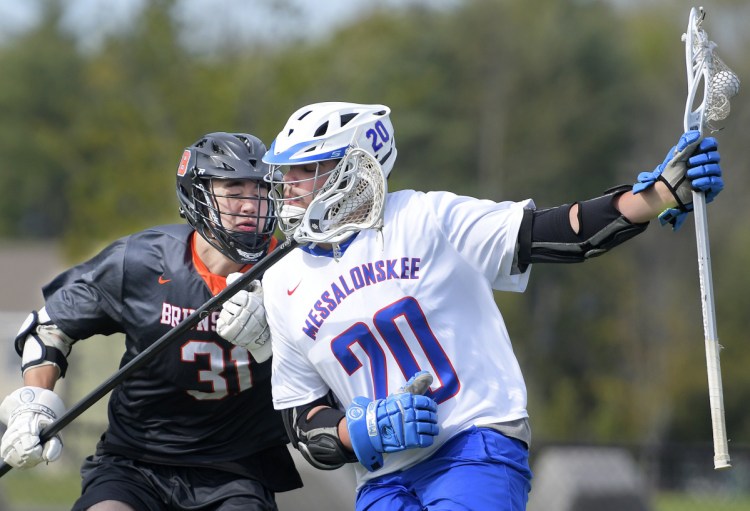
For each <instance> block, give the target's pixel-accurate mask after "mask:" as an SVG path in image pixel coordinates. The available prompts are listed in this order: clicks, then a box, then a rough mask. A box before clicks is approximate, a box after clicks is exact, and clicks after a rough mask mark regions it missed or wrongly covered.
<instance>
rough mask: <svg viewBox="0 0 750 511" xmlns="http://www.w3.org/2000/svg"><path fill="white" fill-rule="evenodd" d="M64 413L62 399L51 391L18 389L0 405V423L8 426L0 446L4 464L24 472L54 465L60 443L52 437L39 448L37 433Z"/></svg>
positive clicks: (59, 439)
mask: <svg viewBox="0 0 750 511" xmlns="http://www.w3.org/2000/svg"><path fill="white" fill-rule="evenodd" d="M64 413H65V404H64V403H63V401H62V399H60V397H59V396H58V395H57V394H55V393H54V392H52V391H51V390H47V389H43V388H40V387H21V388H20V389H18V390H16V391H14V392H13V393H11V394H10V395H9V396H7V397H6V398H5V399H4V400H3V402H2V404H0V421H2V422H3V424H6V425H7V426H8V429H7V430H6V431H5V434H4V435H3V439H2V442H0V456H2V458H3V460H4V461H5V463H7V464H8V465H10V466H12V467H14V468H18V469H28V468H32V467H35V466H37V465H38V464H39V463H41V462H45V463H49V462H51V461H55V460H57V459H58V458H59V457H60V454H62V448H63V444H62V439H61V438H60V435H55V436H54V437H52V438H51V439H50V440H49V441H47V443H46V444H44V445H41V442H40V440H39V433H40V432H41V431H42V429H44V428H45V427H46V426H48V425H50V424H51V423H52V422H54V421H55V420H57V419H58V418H59V417H60V416H62V414H64Z"/></svg>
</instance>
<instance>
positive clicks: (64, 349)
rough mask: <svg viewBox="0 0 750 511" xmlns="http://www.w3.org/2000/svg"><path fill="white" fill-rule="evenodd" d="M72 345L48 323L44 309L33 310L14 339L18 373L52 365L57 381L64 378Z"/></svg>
mask: <svg viewBox="0 0 750 511" xmlns="http://www.w3.org/2000/svg"><path fill="white" fill-rule="evenodd" d="M74 342H75V341H74V340H73V339H72V338H70V337H69V336H68V335H66V334H65V333H64V332H63V331H62V330H60V328H59V327H58V326H57V325H55V324H54V323H52V320H51V319H50V317H49V315H48V314H47V310H46V309H45V308H44V307H42V308H41V309H40V310H39V312H36V311H33V312H32V313H31V314H29V316H28V317H27V318H26V320H25V321H24V322H23V324H22V325H21V329H20V330H19V331H18V334H17V335H16V340H15V348H16V353H18V355H19V356H21V372H22V373H24V372H26V370H27V369H29V368H32V367H39V366H45V365H54V366H55V367H57V368H58V370H59V371H60V378H64V377H65V373H66V372H67V370H68V355H69V354H70V351H71V349H72V348H73V343H74Z"/></svg>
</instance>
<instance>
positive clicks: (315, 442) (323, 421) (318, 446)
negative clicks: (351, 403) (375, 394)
mask: <svg viewBox="0 0 750 511" xmlns="http://www.w3.org/2000/svg"><path fill="white" fill-rule="evenodd" d="M320 405H323V406H331V402H330V401H329V400H328V399H327V398H322V399H318V400H316V401H314V402H312V403H310V404H307V405H305V406H298V407H295V408H288V409H286V410H282V411H281V416H282V418H283V419H284V428H285V429H286V432H287V435H288V436H289V439H290V440H291V442H292V445H293V446H294V447H295V448H296V449H297V450H298V451H299V452H300V453H301V454H302V456H303V457H304V458H305V459H306V460H307V461H308V462H309V463H310V464H311V465H312V466H314V467H315V468H318V469H321V470H335V469H337V468H340V467H342V466H343V465H344V464H346V463H354V462H355V461H357V457H356V455H355V454H354V452H352V451H350V450H349V449H347V448H346V447H345V446H344V444H342V443H341V438H339V433H338V425H339V422H341V419H343V418H344V415H345V414H344V412H343V411H341V410H339V409H337V408H324V409H322V410H320V411H318V412H317V413H316V414H315V415H313V417H312V418H311V419H310V420H309V421H308V420H307V414H308V413H309V411H310V410H312V409H313V408H314V407H316V406H320Z"/></svg>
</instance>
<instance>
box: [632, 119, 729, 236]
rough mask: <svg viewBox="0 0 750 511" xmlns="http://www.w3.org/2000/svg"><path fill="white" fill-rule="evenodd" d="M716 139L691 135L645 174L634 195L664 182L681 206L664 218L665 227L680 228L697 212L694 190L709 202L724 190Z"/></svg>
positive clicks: (696, 132)
mask: <svg viewBox="0 0 750 511" xmlns="http://www.w3.org/2000/svg"><path fill="white" fill-rule="evenodd" d="M720 160H721V157H720V155H719V152H718V143H717V141H716V139H715V138H713V137H707V138H703V139H701V135H700V132H698V131H688V132H686V133H684V134H683V135H682V136H681V137H680V140H679V142H678V143H677V145H676V146H675V147H673V148H672V149H671V150H670V151H669V152H668V153H667V157H666V158H665V159H664V161H663V162H662V163H661V164H660V165H659V166H657V167H656V169H654V170H653V171H651V172H641V173H640V174H639V175H638V182H637V183H636V184H635V185H633V193H639V192H641V191H643V190H646V189H647V188H650V187H651V186H653V185H654V184H655V183H656V181H662V182H663V183H664V184H666V185H667V188H669V191H670V192H671V193H672V195H673V196H674V198H675V200H676V201H677V206H676V207H674V208H670V209H668V210H666V211H665V212H664V213H662V214H661V215H660V217H659V218H660V220H661V222H662V224H666V223H670V224H672V227H673V229H674V230H677V229H679V228H680V226H681V225H682V223H683V222H684V221H685V218H686V216H687V214H688V213H689V212H690V211H692V210H693V190H696V191H699V192H704V193H705V194H706V202H711V201H712V200H714V198H715V197H716V195H718V193H719V192H720V191H721V190H722V189H723V188H724V180H723V179H722V177H721V167H720V166H719V162H720Z"/></svg>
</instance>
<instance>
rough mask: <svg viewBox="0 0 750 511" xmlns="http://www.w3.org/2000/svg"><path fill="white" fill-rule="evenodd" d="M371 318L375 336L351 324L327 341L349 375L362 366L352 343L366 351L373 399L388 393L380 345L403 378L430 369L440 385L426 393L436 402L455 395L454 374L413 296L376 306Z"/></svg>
mask: <svg viewBox="0 0 750 511" xmlns="http://www.w3.org/2000/svg"><path fill="white" fill-rule="evenodd" d="M399 318H403V319H404V320H405V321H406V324H407V325H408V326H409V329H410V330H411V331H412V333H413V334H414V337H415V338H416V340H417V341H418V343H419V346H420V348H421V350H422V352H423V353H424V357H425V358H426V359H427V361H428V362H429V364H430V366H431V368H430V367H419V363H418V362H417V358H416V357H415V355H414V353H413V352H412V349H411V348H410V347H409V344H408V343H407V341H406V339H405V338H404V336H403V334H402V333H401V330H400V329H399V326H398V325H397V323H396V320H397V319H399ZM372 319H373V324H374V325H375V328H376V329H377V333H378V334H379V335H376V334H375V333H374V332H373V331H372V330H371V329H370V327H368V326H367V325H366V324H364V323H355V324H354V325H352V326H351V327H349V328H348V329H347V330H346V331H344V332H342V333H341V334H340V335H338V336H337V337H336V338H334V339H333V340H332V341H331V350H332V351H333V353H334V355H335V356H336V358H337V359H338V361H339V362H340V363H341V365H342V366H343V367H344V369H345V370H346V372H347V373H348V374H349V375H352V374H354V373H355V372H356V371H358V370H359V369H360V368H361V367H362V362H361V361H360V360H359V359H358V358H357V356H356V355H355V354H354V352H353V351H352V346H353V345H354V344H358V345H359V346H360V347H361V348H362V350H364V351H365V353H367V356H368V358H369V359H370V372H371V374H372V384H373V390H374V393H375V399H382V398H384V397H386V396H387V395H388V365H387V362H386V356H385V351H384V350H383V345H385V347H386V348H387V349H388V351H390V352H391V354H392V355H393V358H394V359H395V360H396V363H397V364H398V366H399V368H400V369H401V373H402V374H403V377H404V378H405V379H408V378H411V376H412V375H414V374H415V373H416V372H418V371H420V370H422V369H425V370H430V371H434V376H435V377H436V378H437V380H438V381H439V382H440V384H441V385H440V388H438V389H437V390H435V391H432V390H430V391H429V392H428V393H427V395H429V396H430V397H431V398H432V399H434V400H435V401H436V402H437V403H442V402H444V401H446V400H448V399H450V398H451V397H453V396H455V395H456V393H457V392H458V390H459V388H460V387H461V384H460V382H459V380H458V375H457V374H456V371H455V369H454V368H453V364H451V361H450V360H449V359H448V357H447V355H446V354H445V351H444V350H443V347H442V346H441V345H440V342H439V341H438V340H437V338H436V337H435V334H434V333H433V332H432V329H431V328H430V325H429V324H428V323H427V318H426V317H425V315H424V312H423V311H422V308H421V307H420V306H419V303H418V302H417V300H416V299H414V298H413V297H411V296H407V297H405V298H402V299H401V300H398V301H397V302H394V303H392V304H391V305H389V306H387V307H385V308H383V309H380V310H379V311H378V312H377V313H376V314H375V316H373V318H372ZM379 339H380V340H379Z"/></svg>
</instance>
